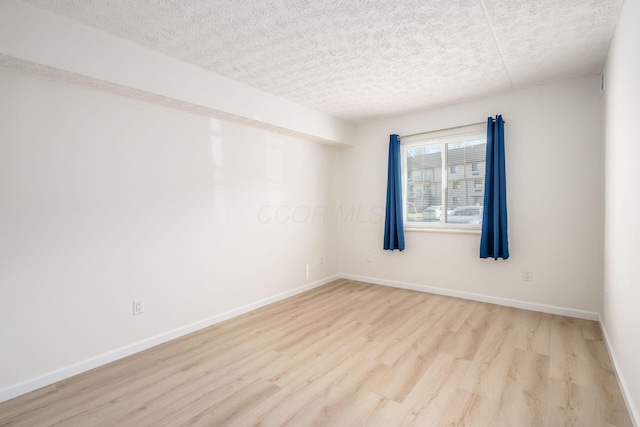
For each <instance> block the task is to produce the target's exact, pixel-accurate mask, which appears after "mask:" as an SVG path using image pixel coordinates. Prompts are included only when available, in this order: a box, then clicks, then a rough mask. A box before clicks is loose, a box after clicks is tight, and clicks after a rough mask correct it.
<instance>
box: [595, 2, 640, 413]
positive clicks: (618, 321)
mask: <svg viewBox="0 0 640 427" xmlns="http://www.w3.org/2000/svg"><path fill="white" fill-rule="evenodd" d="M638 22H640V2H638V1H629V0H627V1H625V3H624V6H623V9H622V13H621V15H620V21H619V23H618V27H617V29H616V33H615V36H614V38H613V42H612V44H611V47H610V50H609V54H608V58H607V63H606V67H605V76H606V90H605V94H604V100H605V129H606V132H605V136H606V139H605V158H606V161H605V190H606V191H605V194H606V196H605V202H606V204H605V205H606V211H605V236H606V237H605V251H604V272H605V274H604V286H605V287H604V322H603V323H604V327H605V330H606V331H607V335H608V337H609V344H610V347H611V349H612V350H613V353H614V357H615V359H616V360H617V366H618V373H619V374H620V377H621V379H622V383H623V388H624V389H626V390H625V391H626V395H627V398H628V404H629V406H630V407H631V408H632V412H633V414H634V417H635V420H636V423H640V412H638V411H639V409H640V363H639V362H638V355H639V354H640V310H639V308H638V304H639V303H640V275H639V274H638V269H637V267H638V261H640V226H639V225H638V224H639V223H640V215H638V212H640V192H639V191H638V183H640V168H639V167H638V162H637V160H638V159H639V158H640V26H638Z"/></svg>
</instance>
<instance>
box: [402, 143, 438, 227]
mask: <svg viewBox="0 0 640 427" xmlns="http://www.w3.org/2000/svg"><path fill="white" fill-rule="evenodd" d="M441 204H442V146H423V147H415V148H409V149H407V206H406V209H407V222H418V221H439V220H440V211H439V210H438V209H436V208H437V207H439V206H440V205H441ZM428 208H432V209H428Z"/></svg>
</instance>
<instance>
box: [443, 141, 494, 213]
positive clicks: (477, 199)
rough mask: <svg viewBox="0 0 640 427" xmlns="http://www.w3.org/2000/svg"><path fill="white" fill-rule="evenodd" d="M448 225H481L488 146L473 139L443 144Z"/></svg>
mask: <svg viewBox="0 0 640 427" xmlns="http://www.w3.org/2000/svg"><path fill="white" fill-rule="evenodd" d="M445 146H446V150H447V152H446V156H447V170H448V175H447V222H450V223H458V224H480V223H481V222H482V204H483V201H484V172H485V155H486V150H487V144H486V142H485V140H484V139H474V140H468V141H459V142H453V143H449V144H446V145H445Z"/></svg>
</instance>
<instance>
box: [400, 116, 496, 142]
mask: <svg viewBox="0 0 640 427" xmlns="http://www.w3.org/2000/svg"><path fill="white" fill-rule="evenodd" d="M502 122H503V123H504V124H506V123H507V122H506V121H504V120H503V121H502ZM485 123H487V122H478V123H471V124H468V125H460V126H452V127H450V128H444V129H436V130H430V131H426V132H418V133H411V134H408V135H400V138H409V137H410V136H418V135H424V134H427V133H431V132H440V131H444V130H452V129H460V128H466V127H467V126H477V125H483V124H485Z"/></svg>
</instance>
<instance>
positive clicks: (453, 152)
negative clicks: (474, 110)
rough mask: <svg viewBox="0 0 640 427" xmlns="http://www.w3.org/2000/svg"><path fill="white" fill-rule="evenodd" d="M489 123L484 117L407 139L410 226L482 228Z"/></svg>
mask: <svg viewBox="0 0 640 427" xmlns="http://www.w3.org/2000/svg"><path fill="white" fill-rule="evenodd" d="M485 127H486V125H485V124H484V123H483V124H478V125H471V126H464V127H460V128H455V129H447V130H442V131H436V132H429V133H424V134H420V135H414V136H410V137H404V138H402V139H401V144H402V149H401V153H402V177H403V185H402V191H403V198H404V199H405V200H404V205H405V206H406V207H407V208H408V209H406V210H407V212H406V213H405V218H404V221H405V227H407V228H434V229H460V228H462V229H480V224H481V223H482V204H483V201H484V168H485V156H486V149H487V143H486V129H485ZM416 177H420V182H419V183H418V180H417V179H416ZM417 185H420V188H416V186H417Z"/></svg>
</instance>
